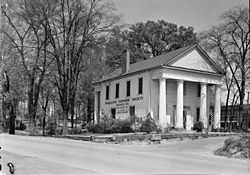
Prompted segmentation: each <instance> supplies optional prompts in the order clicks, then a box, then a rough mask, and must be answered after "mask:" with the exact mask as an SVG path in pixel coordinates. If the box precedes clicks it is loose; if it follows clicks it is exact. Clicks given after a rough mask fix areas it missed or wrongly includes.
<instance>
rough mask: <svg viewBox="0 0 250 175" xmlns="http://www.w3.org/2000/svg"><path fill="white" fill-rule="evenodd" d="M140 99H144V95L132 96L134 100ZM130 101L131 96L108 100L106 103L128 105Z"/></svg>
mask: <svg viewBox="0 0 250 175" xmlns="http://www.w3.org/2000/svg"><path fill="white" fill-rule="evenodd" d="M140 100H143V96H140V97H134V98H132V101H140ZM130 101H131V99H130V98H126V99H121V100H118V101H117V100H114V101H106V102H105V105H112V104H115V105H116V106H128V105H129V102H130Z"/></svg>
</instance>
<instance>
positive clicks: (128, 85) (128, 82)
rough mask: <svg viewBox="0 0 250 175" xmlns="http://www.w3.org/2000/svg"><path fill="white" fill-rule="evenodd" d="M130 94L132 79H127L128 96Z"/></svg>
mask: <svg viewBox="0 0 250 175" xmlns="http://www.w3.org/2000/svg"><path fill="white" fill-rule="evenodd" d="M129 96H130V81H127V97H129Z"/></svg>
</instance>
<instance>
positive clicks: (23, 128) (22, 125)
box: [16, 121, 27, 130]
mask: <svg viewBox="0 0 250 175" xmlns="http://www.w3.org/2000/svg"><path fill="white" fill-rule="evenodd" d="M26 128H27V127H26V125H25V124H24V123H22V121H21V122H20V124H19V125H18V126H17V127H16V130H25V129H26Z"/></svg>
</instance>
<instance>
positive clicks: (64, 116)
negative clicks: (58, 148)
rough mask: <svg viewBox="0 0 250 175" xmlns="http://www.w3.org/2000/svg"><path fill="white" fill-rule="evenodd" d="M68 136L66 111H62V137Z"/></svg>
mask: <svg viewBox="0 0 250 175" xmlns="http://www.w3.org/2000/svg"><path fill="white" fill-rule="evenodd" d="M67 134H68V110H65V109H64V110H63V135H67Z"/></svg>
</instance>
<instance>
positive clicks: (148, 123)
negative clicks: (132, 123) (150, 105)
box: [141, 116, 158, 133]
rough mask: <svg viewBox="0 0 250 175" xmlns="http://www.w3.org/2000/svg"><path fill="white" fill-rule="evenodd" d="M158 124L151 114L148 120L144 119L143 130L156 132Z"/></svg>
mask: <svg viewBox="0 0 250 175" xmlns="http://www.w3.org/2000/svg"><path fill="white" fill-rule="evenodd" d="M157 130H158V129H157V126H156V124H155V121H154V119H152V118H151V117H150V116H147V118H146V120H144V121H143V122H142V124H141V132H147V133H150V132H155V131H157Z"/></svg>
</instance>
